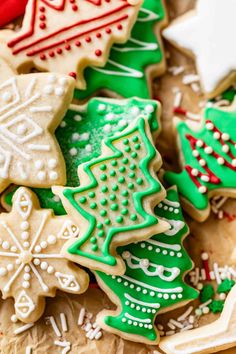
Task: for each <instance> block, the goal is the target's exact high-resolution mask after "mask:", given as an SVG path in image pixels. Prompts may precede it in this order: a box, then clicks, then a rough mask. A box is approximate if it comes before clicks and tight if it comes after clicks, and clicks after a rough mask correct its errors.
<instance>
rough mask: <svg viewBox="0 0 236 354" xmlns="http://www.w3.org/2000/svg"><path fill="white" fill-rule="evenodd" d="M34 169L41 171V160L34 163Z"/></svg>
mask: <svg viewBox="0 0 236 354" xmlns="http://www.w3.org/2000/svg"><path fill="white" fill-rule="evenodd" d="M34 166H35V168H37V170H41V169H42V168H43V161H42V160H36V161H35V163H34Z"/></svg>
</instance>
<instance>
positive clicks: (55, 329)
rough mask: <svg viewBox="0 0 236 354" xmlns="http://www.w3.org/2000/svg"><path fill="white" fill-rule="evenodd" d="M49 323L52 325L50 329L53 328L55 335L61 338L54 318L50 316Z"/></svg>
mask: <svg viewBox="0 0 236 354" xmlns="http://www.w3.org/2000/svg"><path fill="white" fill-rule="evenodd" d="M49 321H50V323H51V325H52V328H53V330H54V332H55V334H56V335H57V337H61V332H60V331H59V328H58V327H57V324H56V321H55V319H54V317H53V316H50V317H49Z"/></svg>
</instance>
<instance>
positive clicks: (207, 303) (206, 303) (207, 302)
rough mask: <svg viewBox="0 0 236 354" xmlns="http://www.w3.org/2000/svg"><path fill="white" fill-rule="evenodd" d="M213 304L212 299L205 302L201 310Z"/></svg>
mask: <svg viewBox="0 0 236 354" xmlns="http://www.w3.org/2000/svg"><path fill="white" fill-rule="evenodd" d="M211 302H212V299H210V300H208V301H206V302H204V303H203V304H201V305H200V306H199V308H200V309H203V308H204V307H206V306H208V305H210V303H211Z"/></svg>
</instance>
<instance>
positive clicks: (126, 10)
mask: <svg viewBox="0 0 236 354" xmlns="http://www.w3.org/2000/svg"><path fill="white" fill-rule="evenodd" d="M141 2H142V1H141V0H109V1H106V0H98V1H97V0H83V1H80V0H53V1H52V0H29V1H28V4H27V7H26V11H25V17H24V21H23V25H22V28H21V29H20V31H18V32H17V33H16V32H14V31H9V30H2V31H1V33H0V38H1V41H0V43H1V45H0V46H1V47H0V49H1V56H2V57H3V58H5V59H6V60H7V61H8V62H9V63H10V64H11V66H12V67H13V68H16V69H17V70H19V72H28V71H29V70H30V69H31V68H32V67H36V68H37V69H38V70H40V71H49V72H55V70H56V71H57V72H60V73H62V74H70V75H71V76H72V77H74V78H75V79H76V86H77V87H78V88H80V89H81V88H84V87H85V81H84V78H83V70H84V69H85V68H86V67H87V66H89V65H94V66H99V67H101V66H104V65H105V64H106V61H107V58H108V55H109V52H110V48H111V46H112V44H113V43H124V42H125V41H126V40H127V39H128V38H129V35H130V31H131V29H132V26H133V24H134V23H135V20H136V18H137V15H138V11H139V8H140V6H141Z"/></svg>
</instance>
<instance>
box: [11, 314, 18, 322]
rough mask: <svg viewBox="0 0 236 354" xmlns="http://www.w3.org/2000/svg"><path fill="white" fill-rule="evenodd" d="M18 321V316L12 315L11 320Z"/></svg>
mask: <svg viewBox="0 0 236 354" xmlns="http://www.w3.org/2000/svg"><path fill="white" fill-rule="evenodd" d="M17 321H18V318H17V316H16V315H12V316H11V322H13V323H16V322H17Z"/></svg>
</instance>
